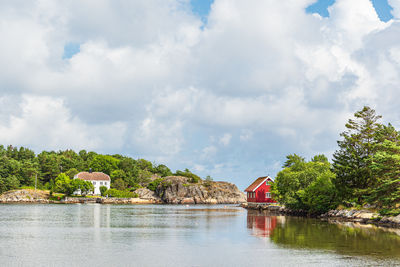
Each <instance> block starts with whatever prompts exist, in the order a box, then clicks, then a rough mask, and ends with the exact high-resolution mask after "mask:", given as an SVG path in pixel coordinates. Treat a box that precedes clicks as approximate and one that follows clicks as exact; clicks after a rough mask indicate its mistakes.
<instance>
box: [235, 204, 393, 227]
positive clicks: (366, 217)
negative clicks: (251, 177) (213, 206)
mask: <svg viewBox="0 0 400 267" xmlns="http://www.w3.org/2000/svg"><path fill="white" fill-rule="evenodd" d="M240 206H241V207H242V208H244V209H248V210H258V211H259V212H264V213H266V214H268V215H272V216H274V215H277V216H279V215H282V216H297V217H305V218H317V219H320V220H321V221H328V222H333V223H335V222H352V223H360V224H372V225H376V226H382V227H386V228H400V215H397V216H393V217H392V216H381V215H379V214H378V213H375V212H372V211H370V210H366V209H364V210H356V209H350V210H330V211H329V212H327V213H324V214H321V215H312V214H309V213H307V212H304V211H293V210H290V209H287V208H285V207H282V206H278V205H260V204H256V203H244V204H241V205H240Z"/></svg>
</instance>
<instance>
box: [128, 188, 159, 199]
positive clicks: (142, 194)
mask: <svg viewBox="0 0 400 267" xmlns="http://www.w3.org/2000/svg"><path fill="white" fill-rule="evenodd" d="M134 193H136V194H137V195H138V196H139V198H138V199H141V200H143V201H146V202H149V203H162V200H161V198H160V197H159V196H157V195H156V193H155V192H154V191H151V190H150V189H147V188H139V189H136V190H135V192H134Z"/></svg>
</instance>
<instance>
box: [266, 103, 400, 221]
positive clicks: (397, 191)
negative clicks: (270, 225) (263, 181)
mask: <svg viewBox="0 0 400 267" xmlns="http://www.w3.org/2000/svg"><path fill="white" fill-rule="evenodd" d="M381 119H382V116H380V115H377V114H376V112H375V110H374V109H372V108H370V107H367V106H365V107H364V108H363V109H362V110H360V111H358V112H356V113H355V114H354V117H353V118H351V119H349V120H348V122H347V123H346V125H345V127H346V130H345V131H344V132H342V133H341V134H340V137H341V139H340V140H339V141H337V144H338V149H337V150H336V151H335V152H334V154H333V157H332V158H333V163H330V162H329V161H328V159H327V158H326V156H324V155H317V156H315V157H314V158H312V159H311V160H310V161H306V160H305V158H303V157H301V156H299V155H296V154H292V155H288V156H287V160H286V162H285V163H284V165H283V169H282V170H281V171H280V172H279V173H278V174H277V177H276V179H275V183H274V184H273V185H272V193H273V195H274V197H275V198H276V199H277V200H278V201H279V202H280V203H282V204H285V205H286V206H287V207H289V208H291V209H294V210H303V211H307V212H309V213H323V212H326V211H328V210H330V209H334V208H336V207H337V206H338V205H344V206H348V207H350V206H352V207H357V206H365V205H368V206H372V207H376V208H377V209H379V210H380V211H381V213H382V214H385V215H386V214H399V213H400V210H399V209H398V206H399V203H400V134H399V132H398V131H397V130H396V129H395V128H394V127H393V126H392V125H391V124H390V123H389V124H383V123H381V122H380V121H381Z"/></svg>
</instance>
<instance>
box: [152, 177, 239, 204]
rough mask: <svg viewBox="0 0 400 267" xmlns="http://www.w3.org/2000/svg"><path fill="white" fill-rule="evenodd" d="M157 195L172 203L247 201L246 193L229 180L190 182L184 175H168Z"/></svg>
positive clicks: (160, 185) (229, 202)
mask: <svg viewBox="0 0 400 267" xmlns="http://www.w3.org/2000/svg"><path fill="white" fill-rule="evenodd" d="M155 193H156V195H158V196H159V197H160V198H161V199H162V201H163V202H165V203H170V204H179V203H182V204H194V203H196V204H236V203H242V202H246V197H245V195H244V193H242V192H241V191H239V189H238V188H237V187H236V185H234V184H231V183H227V182H208V183H205V182H203V181H200V182H198V183H190V182H189V179H188V178H186V177H182V176H169V177H166V178H165V179H164V180H163V181H162V182H161V183H160V184H159V185H158V187H157V190H156V192H155Z"/></svg>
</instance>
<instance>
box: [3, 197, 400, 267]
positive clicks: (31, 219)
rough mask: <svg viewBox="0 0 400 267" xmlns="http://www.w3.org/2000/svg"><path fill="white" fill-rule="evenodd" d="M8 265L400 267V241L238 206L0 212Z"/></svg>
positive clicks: (365, 229)
mask: <svg viewBox="0 0 400 267" xmlns="http://www.w3.org/2000/svg"><path fill="white" fill-rule="evenodd" d="M399 232H400V231H399ZM0 265H1V266H84V265H86V266H230V267H231V266H320V265H323V266H378V265H379V266H382V265H383V266H397V265H398V266H400V235H398V234H396V232H395V231H394V232H391V231H388V230H387V229H379V228H376V227H371V226H346V225H337V224H329V223H327V222H321V221H319V220H313V219H304V218H295V217H282V216H265V215H263V214H259V213H257V212H250V211H249V212H247V211H246V210H244V209H242V208H238V207H234V206H170V205H148V206H147V205H146V206H140V205H136V206H134V205H127V206H125V205H99V204H93V205H90V204H86V205H79V204H78V205H0Z"/></svg>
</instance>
